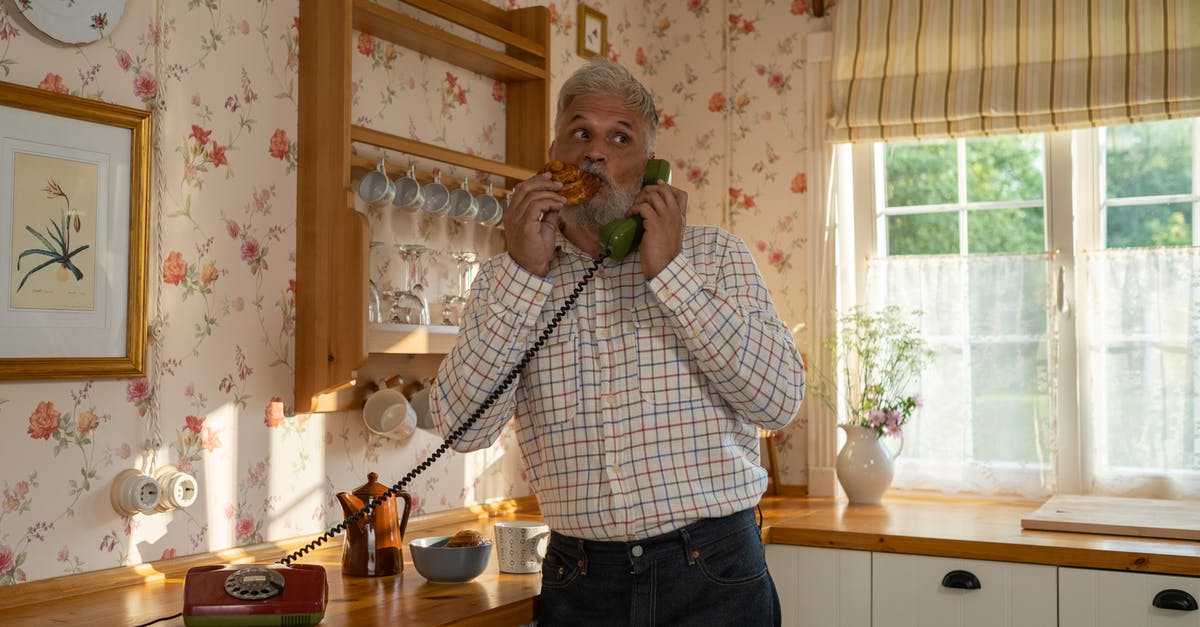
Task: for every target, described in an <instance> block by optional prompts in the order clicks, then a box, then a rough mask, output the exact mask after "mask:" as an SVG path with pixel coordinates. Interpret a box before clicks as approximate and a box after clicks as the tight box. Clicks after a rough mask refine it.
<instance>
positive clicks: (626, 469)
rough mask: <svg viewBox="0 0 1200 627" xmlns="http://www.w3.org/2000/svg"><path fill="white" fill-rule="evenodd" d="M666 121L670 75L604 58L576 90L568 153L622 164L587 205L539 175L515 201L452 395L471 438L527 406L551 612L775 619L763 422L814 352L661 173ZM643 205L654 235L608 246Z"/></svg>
mask: <svg viewBox="0 0 1200 627" xmlns="http://www.w3.org/2000/svg"><path fill="white" fill-rule="evenodd" d="M657 123H658V116H657V113H656V112H655V108H654V103H653V101H652V98H651V96H650V94H649V92H648V91H647V90H646V89H645V88H644V87H643V86H642V85H641V84H640V83H638V82H637V80H636V79H634V78H633V77H632V76H631V75H630V74H629V72H628V71H627V70H626V69H625V68H623V67H621V66H619V65H617V64H615V63H612V62H609V61H605V60H599V61H595V62H593V63H590V64H589V65H587V66H585V67H584V68H582V69H581V70H579V71H577V72H576V73H575V74H573V75H572V76H571V77H570V78H568V79H567V81H566V82H565V83H564V84H563V87H562V89H561V92H560V94H559V101H558V112H557V117H556V120H555V129H554V140H553V142H552V143H551V145H550V155H549V156H550V158H551V159H552V160H557V161H564V162H567V163H572V164H575V165H578V166H579V167H581V168H583V169H584V170H587V171H590V172H593V173H595V174H597V175H599V176H601V177H602V178H603V180H604V185H603V186H602V189H601V191H600V192H599V193H598V194H597V195H596V196H594V197H593V198H591V199H590V200H588V201H585V202H584V203H583V204H580V205H577V206H568V205H566V204H565V202H564V200H565V199H564V197H563V196H561V195H559V194H558V193H557V192H558V190H559V189H560V188H561V184H560V183H558V182H556V181H553V180H551V178H550V176H549V174H546V173H543V174H538V175H536V176H534V177H532V178H530V179H528V180H526V181H523V182H522V183H520V184H518V185H517V186H516V187H515V189H514V190H513V193H512V195H511V197H510V198H509V205H508V209H507V210H506V212H505V214H504V229H505V230H504V234H505V241H506V247H507V253H506V254H501V255H498V256H496V257H494V258H493V259H491V260H489V261H488V262H487V263H486V264H484V265H483V267H482V268H481V269H480V272H479V274H478V277H477V279H476V280H475V282H474V284H473V286H472V288H471V295H470V297H469V299H468V301H469V302H468V305H467V310H466V314H465V316H464V319H463V323H462V325H461V328H460V331H459V338H458V341H457V343H456V344H455V346H454V348H453V350H452V351H451V352H450V354H449V355H447V357H446V359H445V360H444V361H443V362H442V364H441V367H440V369H439V371H438V376H437V379H436V382H435V385H434V389H433V391H432V394H431V395H430V398H431V407H432V411H433V413H434V415H435V416H436V419H437V422H438V424H439V428H440V429H441V430H442V432H443V433H449V432H451V431H454V430H455V429H459V428H460V426H461V425H463V423H464V422H466V421H467V419H468V417H470V416H471V415H472V413H474V412H476V410H477V409H478V407H479V406H480V405H481V404H482V403H483V402H484V401H485V399H487V398H488V397H489V395H491V394H492V393H493V391H494V390H495V389H497V388H498V387H499V386H500V385H501V384H502V382H503V381H505V380H506V378H507V380H509V381H510V382H511V384H512V385H511V386H510V387H509V388H508V389H506V391H504V392H503V393H501V394H500V395H498V396H497V397H496V398H495V399H494V400H495V403H494V404H493V405H492V406H491V407H490V408H488V409H487V410H486V411H485V412H484V413H483V414H482V415H481V416H480V418H479V419H478V421H477V422H475V423H474V424H472V425H470V426H469V427H468V428H466V429H465V430H463V434H462V438H461V439H460V440H458V441H457V442H456V444H455V448H456V449H458V450H461V451H470V450H476V449H480V448H485V447H487V446H490V445H491V444H492V443H493V442H495V441H496V439H497V437H499V434H500V431H501V429H502V428H503V427H504V425H505V423H507V421H508V420H509V419H510V418H511V417H513V416H514V415H515V417H516V420H517V425H518V429H519V431H518V439H519V441H520V446H521V451H522V454H523V456H524V461H525V464H526V467H527V469H528V471H529V476H530V480H531V482H532V484H533V487H534V490H535V491H536V492H537V497H538V503H539V505H540V507H541V511H542V514H543V516H544V517H545V519H546V521H547V523H549V525H550V528H551V530H552V533H551V540H550V545H549V549H548V551H547V555H546V559H545V561H544V562H543V564H542V588H541V597H540V600H539V607H538V623H539V625H543V626H547V625H548V626H555V625H589V626H593V625H610V624H611V625H651V624H659V625H685V624H695V625H705V626H711V625H726V624H735V623H736V624H739V625H770V624H776V625H777V624H779V620H780V619H779V609H778V607H779V603H778V598H777V596H776V593H775V587H774V584H773V583H772V581H771V577H770V574H769V573H768V572H767V568H766V561H765V558H764V552H763V547H762V542H761V537H760V531H759V528H758V526H757V525H756V523H755V516H754V507H755V505H756V504H757V503H758V502H759V500H760V498H761V496H762V493H763V491H764V490H765V488H766V484H767V476H766V472H765V471H764V470H763V469H762V468H761V466H759V465H758V463H757V460H758V459H759V453H758V437H757V433H758V428H759V427H762V428H766V429H779V428H781V427H783V426H785V425H786V424H788V422H790V421H791V419H792V418H793V417H794V416H795V414H796V412H797V411H798V410H799V407H800V402H801V400H802V398H803V394H804V372H803V367H802V364H801V361H800V357H799V353H798V352H797V351H796V347H795V345H794V343H793V340H792V337H791V334H790V333H789V331H788V329H787V328H786V327H785V326H784V325H783V324H782V323H781V322H780V320H779V319H778V316H777V315H776V313H775V310H774V305H773V304H772V302H771V299H770V295H769V294H768V292H767V289H766V287H764V285H763V283H762V279H761V276H760V275H759V273H758V270H757V268H756V266H755V265H754V261H753V259H752V257H751V255H750V253H749V251H748V250H747V249H746V247H745V246H744V244H742V242H741V241H740V240H738V239H737V238H735V237H734V236H732V235H731V234H729V233H727V232H725V231H723V230H721V229H718V228H715V227H700V226H686V225H685V222H686V216H687V194H686V193H685V192H683V191H682V190H680V189H678V188H675V187H672V186H671V185H668V184H667V183H666V182H664V181H659V182H658V183H656V184H653V185H648V186H646V187H644V188H643V187H642V186H641V182H642V173H643V171H644V168H645V165H646V162H647V159H649V158H652V157H653V155H654V137H655V130H656V126H657ZM632 215H640V216H642V218H643V219H644V224H645V235H644V237H643V238H642V241H641V244H640V245H639V248H638V249H637V251H636V252H632V253H630V254H629V255H628V256H626V257H625V258H623V259H613V258H606V259H605V260H604V261H603V263H602V264H601V265H600V267H599V268H598V269H597V270H596V271H595V274H594V276H593V277H592V278H591V280H590V282H588V283H587V285H586V287H584V288H582V290H581V291H580V292H579V295H578V301H577V303H576V304H575V305H574V307H573V308H572V309H570V311H569V312H567V313H565V314H561V315H560V316H559V317H561V320H560V321H559V322H558V323H557V325H556V326H555V328H554V330H553V332H552V333H551V334H550V335H549V337H548V338H547V339H546V340H545V341H544V342H542V345H541V346H540V348H538V350H537V352H536V353H535V354H534V355H533V356H532V357H531V358H529V359H528V363H527V364H526V366H525V367H524V369H523V370H522V371H521V372H520V373H519V374H518V375H517V376H515V377H509V373H510V371H512V369H513V368H514V367H515V366H517V365H518V364H519V363H521V362H522V359H523V358H524V357H525V355H526V350H527V349H529V348H530V347H531V346H532V345H533V344H535V342H536V340H537V338H538V336H539V334H540V333H541V332H542V330H543V329H544V328H546V327H547V325H549V324H550V323H551V322H552V320H554V319H555V318H556V314H560V309H561V308H562V307H563V305H564V303H565V302H566V301H567V299H568V298H569V297H570V295H571V293H572V291H573V290H575V289H576V286H577V285H578V284H579V283H580V282H581V281H583V280H584V278H585V275H587V274H588V273H589V272H590V271H591V270H592V268H593V266H594V264H595V261H594V260H595V259H596V258H597V257H599V256H600V255H601V252H602V250H601V245H600V241H599V236H598V230H599V228H600V226H602V225H604V224H606V223H607V222H609V221H611V220H615V219H619V218H623V217H626V216H632Z"/></svg>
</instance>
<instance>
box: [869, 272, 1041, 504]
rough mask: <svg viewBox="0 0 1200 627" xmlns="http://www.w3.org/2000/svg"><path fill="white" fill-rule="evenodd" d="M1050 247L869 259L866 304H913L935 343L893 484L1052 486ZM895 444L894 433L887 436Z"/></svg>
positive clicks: (1010, 490) (1035, 492) (998, 488)
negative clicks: (1023, 251)
mask: <svg viewBox="0 0 1200 627" xmlns="http://www.w3.org/2000/svg"><path fill="white" fill-rule="evenodd" d="M1050 262H1051V255H1050V254H1048V253H1042V254H1029V255H970V256H896V257H886V258H881V259H873V260H871V261H870V262H868V264H867V290H868V294H869V296H868V302H869V303H871V306H872V308H874V307H884V306H887V305H897V306H899V307H900V308H901V309H904V310H909V311H914V310H915V311H920V312H921V315H920V316H919V318H918V319H917V320H916V322H917V324H918V326H919V327H920V328H921V331H922V335H923V336H924V337H925V339H926V340H927V341H928V342H929V344H930V347H931V348H932V349H933V350H934V353H935V356H934V359H933V362H932V364H931V365H930V366H929V367H928V368H926V370H925V371H924V372H923V374H922V377H921V381H920V383H919V384H918V385H919V387H918V389H916V390H914V391H917V392H920V393H921V395H922V397H923V398H924V401H925V406H924V407H923V408H922V409H921V410H920V413H919V414H917V416H916V417H915V419H913V420H911V421H910V422H909V424H908V425H906V426H905V430H904V435H903V440H904V441H903V451H902V454H901V455H900V456H899V457H898V458H897V460H896V478H895V481H894V482H893V485H894V486H896V487H900V488H912V489H921V490H936V491H953V492H959V491H966V492H978V493H986V494H1012V495H1019V496H1024V497H1038V496H1045V495H1049V494H1051V493H1052V492H1053V490H1054V486H1055V475H1054V470H1053V469H1054V461H1055V456H1054V450H1055V430H1054V425H1055V415H1054V413H1055V412H1054V407H1055V402H1054V398H1053V393H1054V392H1053V390H1054V389H1055V385H1054V376H1055V364H1056V362H1057V354H1056V339H1057V333H1056V329H1057V327H1056V324H1057V322H1056V321H1057V316H1055V315H1054V313H1053V299H1052V297H1053V289H1052V285H1051V279H1050V277H1051V264H1050ZM888 444H889V446H892V447H893V449H895V447H896V445H897V444H899V443H896V442H891V441H889V442H888Z"/></svg>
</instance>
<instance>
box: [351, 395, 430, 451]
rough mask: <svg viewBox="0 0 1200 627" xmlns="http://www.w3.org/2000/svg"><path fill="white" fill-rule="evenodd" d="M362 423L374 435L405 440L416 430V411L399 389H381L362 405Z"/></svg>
mask: <svg viewBox="0 0 1200 627" xmlns="http://www.w3.org/2000/svg"><path fill="white" fill-rule="evenodd" d="M363 424H365V425H366V426H367V431H370V432H371V433H374V434H375V435H381V436H384V437H387V438H395V439H397V440H407V439H408V438H409V436H411V435H412V434H413V431H416V430H417V413H416V412H415V411H413V408H412V405H410V404H409V402H408V399H407V398H405V397H404V394H402V393H401V392H400V390H397V389H394V388H389V389H382V390H379V391H378V392H375V393H374V394H372V395H371V397H370V398H368V399H367V402H366V404H364V405H363Z"/></svg>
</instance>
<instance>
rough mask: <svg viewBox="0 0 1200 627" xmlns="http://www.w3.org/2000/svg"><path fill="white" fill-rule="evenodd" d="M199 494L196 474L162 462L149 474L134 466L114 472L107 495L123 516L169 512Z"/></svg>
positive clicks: (187, 503) (192, 500) (186, 504)
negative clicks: (194, 475)
mask: <svg viewBox="0 0 1200 627" xmlns="http://www.w3.org/2000/svg"><path fill="white" fill-rule="evenodd" d="M199 496H200V486H199V484H197V483H196V478H195V477H193V476H192V475H189V474H188V473H186V472H183V471H181V470H179V469H178V468H176V467H175V466H163V467H162V468H159V469H158V471H156V472H155V473H154V476H153V477H151V476H150V475H147V474H145V473H143V472H142V471H140V470H137V469H135V468H129V469H126V470H122V471H121V472H119V473H117V476H116V478H115V479H114V480H113V484H112V489H111V491H110V492H109V498H110V499H111V501H112V506H113V509H115V510H116V511H117V513H118V514H120V515H122V516H133V515H134V514H153V513H155V512H169V511H171V510H173V509H180V508H183V507H188V506H190V505H191V504H192V503H195V502H196V499H197V498H198V497H199Z"/></svg>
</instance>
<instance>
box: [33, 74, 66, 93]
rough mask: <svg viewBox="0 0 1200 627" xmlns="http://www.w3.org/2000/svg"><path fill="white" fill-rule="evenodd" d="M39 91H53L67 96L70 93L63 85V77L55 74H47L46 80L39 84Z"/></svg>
mask: <svg viewBox="0 0 1200 627" xmlns="http://www.w3.org/2000/svg"><path fill="white" fill-rule="evenodd" d="M38 89H45V90H46V91H52V92H54V93H56V94H65V93H67V92H68V91H70V90H68V89H67V86H66V85H64V84H63V79H62V77H61V76H59V75H58V74H55V73H54V72H50V73H47V74H46V78H43V79H42V82H40V83H38Z"/></svg>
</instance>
